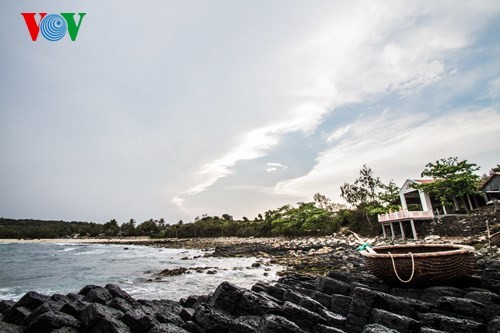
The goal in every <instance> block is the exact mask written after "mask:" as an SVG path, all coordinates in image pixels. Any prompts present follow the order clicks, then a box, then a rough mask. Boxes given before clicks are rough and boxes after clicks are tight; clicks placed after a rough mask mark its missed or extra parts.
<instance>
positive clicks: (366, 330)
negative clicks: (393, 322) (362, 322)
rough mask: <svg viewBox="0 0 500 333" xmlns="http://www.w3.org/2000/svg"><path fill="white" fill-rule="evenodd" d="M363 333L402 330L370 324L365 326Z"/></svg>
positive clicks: (388, 332)
mask: <svg viewBox="0 0 500 333" xmlns="http://www.w3.org/2000/svg"><path fill="white" fill-rule="evenodd" d="M362 333H400V332H399V331H396V330H394V329H391V328H387V327H385V326H382V325H379V324H370V325H366V326H365V327H364V328H363V331H362Z"/></svg>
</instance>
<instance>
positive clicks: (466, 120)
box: [275, 108, 500, 198]
mask: <svg viewBox="0 0 500 333" xmlns="http://www.w3.org/2000/svg"><path fill="white" fill-rule="evenodd" d="M351 128H352V130H351V131H350V132H349V135H347V136H344V137H343V138H342V139H341V140H340V141H338V142H336V143H335V144H334V145H333V146H332V147H330V148H329V149H327V150H325V151H323V152H322V153H320V154H319V155H318V157H317V159H316V164H315V166H314V167H313V168H312V170H311V171H310V172H308V173H307V174H306V175H304V176H302V177H298V178H295V179H290V180H286V181H282V182H280V183H278V184H277V185H276V187H275V191H276V193H277V194H282V195H297V194H299V193H301V194H302V195H303V196H304V197H310V196H312V195H313V194H314V193H317V192H320V193H323V194H326V195H328V196H331V197H334V198H335V197H338V196H339V187H340V185H342V184H343V183H344V182H352V181H353V180H354V179H355V178H356V177H357V173H358V170H359V169H361V167H362V166H363V165H364V164H367V165H368V166H370V167H371V168H372V169H373V170H374V173H375V174H376V175H377V176H381V178H382V179H383V180H384V181H385V182H388V181H389V180H391V179H394V180H395V181H396V183H397V184H400V183H401V182H402V181H403V180H404V179H406V178H414V177H418V176H419V174H420V172H421V171H422V170H423V168H424V166H425V164H426V163H428V162H431V161H435V160H438V159H440V158H444V157H448V156H459V157H460V158H467V157H468V156H472V155H475V154H481V153H486V154H488V153H489V152H490V151H495V150H498V145H497V144H495V142H499V140H500V110H499V109H494V108H486V109H480V110H456V111H455V112H452V113H448V114H445V115H440V116H430V115H426V114H421V113H418V112H415V113H410V114H404V115H401V114H398V113H397V112H394V111H393V112H385V113H381V114H379V115H373V116H369V117H364V118H361V119H359V120H358V121H356V122H354V123H352V124H351Z"/></svg>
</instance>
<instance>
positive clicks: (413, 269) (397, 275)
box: [389, 252, 415, 283]
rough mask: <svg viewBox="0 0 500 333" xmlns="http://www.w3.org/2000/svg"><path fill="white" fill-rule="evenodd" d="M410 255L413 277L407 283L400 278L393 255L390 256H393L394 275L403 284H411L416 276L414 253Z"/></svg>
mask: <svg viewBox="0 0 500 333" xmlns="http://www.w3.org/2000/svg"><path fill="white" fill-rule="evenodd" d="M408 253H409V254H410V257H411V275H410V278H409V279H408V280H406V281H405V280H403V279H402V278H401V277H399V274H398V271H397V270H396V264H395V263H394V258H393V257H392V253H391V252H389V255H390V256H391V260H392V268H393V269H394V274H396V277H397V278H398V279H399V281H401V282H403V283H409V282H410V281H411V280H412V279H413V275H414V274H415V259H414V258H413V253H411V252H408Z"/></svg>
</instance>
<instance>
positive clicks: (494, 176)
mask: <svg viewBox="0 0 500 333" xmlns="http://www.w3.org/2000/svg"><path fill="white" fill-rule="evenodd" d="M496 177H500V172H493V173H492V174H491V175H490V177H489V178H488V179H487V180H486V181H485V182H484V184H483V185H481V190H483V189H484V188H485V187H486V186H487V185H488V183H489V182H490V181H492V180H493V178H496Z"/></svg>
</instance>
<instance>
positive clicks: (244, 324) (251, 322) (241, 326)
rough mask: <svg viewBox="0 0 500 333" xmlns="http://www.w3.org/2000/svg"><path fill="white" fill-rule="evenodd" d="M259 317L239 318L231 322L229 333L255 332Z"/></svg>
mask: <svg viewBox="0 0 500 333" xmlns="http://www.w3.org/2000/svg"><path fill="white" fill-rule="evenodd" d="M260 319H261V317H259V316H240V317H238V318H237V319H235V320H233V322H232V323H231V326H230V327H229V331H228V332H229V333H254V332H257V327H259V323H260Z"/></svg>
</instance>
